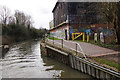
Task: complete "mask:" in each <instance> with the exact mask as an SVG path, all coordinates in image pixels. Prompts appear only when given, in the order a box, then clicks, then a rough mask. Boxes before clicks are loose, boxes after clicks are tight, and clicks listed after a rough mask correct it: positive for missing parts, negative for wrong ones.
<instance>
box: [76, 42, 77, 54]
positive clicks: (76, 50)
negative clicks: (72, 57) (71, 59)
mask: <svg viewBox="0 0 120 80" xmlns="http://www.w3.org/2000/svg"><path fill="white" fill-rule="evenodd" d="M76 55H77V43H76Z"/></svg>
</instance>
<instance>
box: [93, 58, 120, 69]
mask: <svg viewBox="0 0 120 80" xmlns="http://www.w3.org/2000/svg"><path fill="white" fill-rule="evenodd" d="M93 59H94V60H95V61H97V62H98V63H100V64H106V65H109V66H111V67H114V68H116V69H118V70H119V71H120V64H118V63H116V62H113V61H109V60H106V59H103V58H98V57H94V58H93Z"/></svg>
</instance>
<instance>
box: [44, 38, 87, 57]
mask: <svg viewBox="0 0 120 80" xmlns="http://www.w3.org/2000/svg"><path fill="white" fill-rule="evenodd" d="M46 39H47V41H48V40H49V39H48V38H46ZM54 41H55V40H54ZM63 41H66V42H69V41H67V40H63ZM56 43H58V42H56ZM72 43H75V44H77V45H78V46H79V48H80V50H81V51H78V50H77V52H81V53H82V54H83V57H84V58H85V59H86V58H87V57H86V55H85V53H84V52H83V49H82V47H81V46H80V44H79V43H77V42H72ZM58 44H60V45H62V44H61V43H58ZM63 45H64V44H63ZM64 46H66V45H64ZM66 47H67V46H66ZM71 49H72V50H74V51H76V50H75V49H73V48H71Z"/></svg>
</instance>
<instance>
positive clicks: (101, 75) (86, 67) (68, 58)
mask: <svg viewBox="0 0 120 80" xmlns="http://www.w3.org/2000/svg"><path fill="white" fill-rule="evenodd" d="M40 45H41V51H42V53H43V54H44V55H45V56H48V57H51V58H54V59H55V60H58V61H59V62H62V63H64V64H66V65H68V66H70V67H71V68H73V69H76V70H78V71H81V72H83V73H86V74H89V75H91V76H93V77H95V78H98V79H108V80H118V79H120V73H118V72H115V71H112V70H110V69H107V68H104V67H102V66H99V65H97V64H95V63H92V62H90V61H88V60H86V59H84V58H80V57H77V56H75V55H73V54H72V53H71V52H67V51H62V50H61V49H60V48H57V47H54V46H51V45H49V44H44V43H41V44H40Z"/></svg>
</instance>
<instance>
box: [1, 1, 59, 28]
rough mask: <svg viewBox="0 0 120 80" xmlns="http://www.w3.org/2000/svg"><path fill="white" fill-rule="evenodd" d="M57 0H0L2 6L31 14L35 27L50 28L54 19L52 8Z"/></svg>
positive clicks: (12, 11)
mask: <svg viewBox="0 0 120 80" xmlns="http://www.w3.org/2000/svg"><path fill="white" fill-rule="evenodd" d="M56 2H57V0H0V6H6V7H8V8H9V9H10V10H11V13H12V14H14V11H15V10H20V11H23V12H24V13H25V14H28V15H31V17H32V18H33V21H34V24H33V25H34V27H35V28H41V27H42V28H47V29H49V22H50V21H51V20H52V19H53V14H52V10H53V8H54V6H55V4H56Z"/></svg>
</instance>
